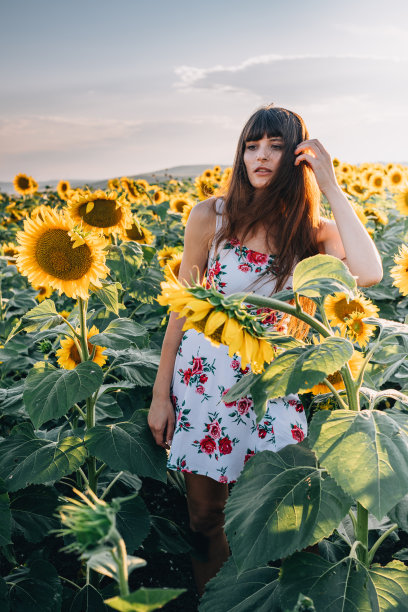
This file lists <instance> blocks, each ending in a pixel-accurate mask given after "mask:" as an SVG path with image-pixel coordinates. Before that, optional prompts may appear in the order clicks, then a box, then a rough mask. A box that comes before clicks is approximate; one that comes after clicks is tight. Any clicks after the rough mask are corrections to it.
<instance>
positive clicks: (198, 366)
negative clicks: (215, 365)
mask: <svg viewBox="0 0 408 612" xmlns="http://www.w3.org/2000/svg"><path fill="white" fill-rule="evenodd" d="M202 371H203V362H202V359H201V357H193V368H192V373H193V374H201V372H202Z"/></svg>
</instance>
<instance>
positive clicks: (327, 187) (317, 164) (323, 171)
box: [294, 138, 340, 196]
mask: <svg viewBox="0 0 408 612" xmlns="http://www.w3.org/2000/svg"><path fill="white" fill-rule="evenodd" d="M301 151H305V153H302V154H301V155H299V153H301ZM294 153H295V155H297V157H296V159H295V166H298V165H299V164H300V162H301V161H304V162H306V163H307V164H308V165H309V166H310V167H311V168H312V170H313V172H314V174H315V176H316V181H317V184H318V185H319V189H320V191H321V192H322V193H324V195H325V196H327V194H328V193H329V192H331V191H333V190H338V189H340V187H339V185H338V184H337V180H336V175H335V173H334V167H333V162H332V160H331V157H330V155H329V153H328V152H327V151H326V149H325V148H324V146H323V145H322V143H321V142H320V141H319V140H317V139H316V138H313V139H312V140H304V141H303V142H300V143H299V144H298V146H297V147H296V149H295V151H294Z"/></svg>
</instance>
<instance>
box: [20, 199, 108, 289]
mask: <svg viewBox="0 0 408 612" xmlns="http://www.w3.org/2000/svg"><path fill="white" fill-rule="evenodd" d="M44 216H45V218H44V220H43V219H41V218H39V217H38V218H37V219H27V220H26V221H25V222H24V231H20V232H18V233H17V242H18V244H19V245H20V247H19V253H18V255H17V258H16V263H17V268H18V270H19V272H20V273H21V274H23V275H24V276H27V278H28V280H29V282H30V283H31V284H36V285H51V287H52V288H53V289H57V290H58V291H59V293H60V294H61V293H65V294H66V295H67V296H68V297H72V298H78V297H81V298H83V299H87V297H88V289H89V285H90V283H92V285H94V286H95V287H98V288H101V287H102V284H101V282H100V279H101V278H105V277H106V276H107V274H108V272H109V269H108V268H107V266H106V265H105V253H104V251H103V248H104V246H105V241H104V239H103V238H101V237H99V236H97V235H94V234H86V235H82V236H81V235H80V234H79V233H77V232H76V231H75V230H74V226H73V222H72V219H71V218H70V217H69V215H68V213H67V212H66V211H64V212H57V211H53V210H50V211H47V212H44Z"/></svg>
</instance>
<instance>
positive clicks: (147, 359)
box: [110, 348, 160, 387]
mask: <svg viewBox="0 0 408 612" xmlns="http://www.w3.org/2000/svg"><path fill="white" fill-rule="evenodd" d="M110 354H112V355H113V357H114V358H115V364H114V365H113V368H112V369H114V370H117V371H118V372H119V374H120V375H121V376H123V377H124V378H126V380H128V381H130V382H131V383H133V384H135V385H139V386H141V387H148V386H151V385H153V383H154V381H155V378H156V374H157V368H158V366H159V361H160V353H159V351H155V350H151V349H134V348H128V349H125V350H124V351H120V352H119V351H115V352H114V351H110Z"/></svg>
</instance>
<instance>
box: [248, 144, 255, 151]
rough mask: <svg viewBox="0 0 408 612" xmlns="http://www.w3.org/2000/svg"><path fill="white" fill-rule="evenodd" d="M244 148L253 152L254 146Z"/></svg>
mask: <svg viewBox="0 0 408 612" xmlns="http://www.w3.org/2000/svg"><path fill="white" fill-rule="evenodd" d="M246 148H247V149H249V150H250V151H253V150H254V149H255V148H256V146H255V145H247V146H246Z"/></svg>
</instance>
